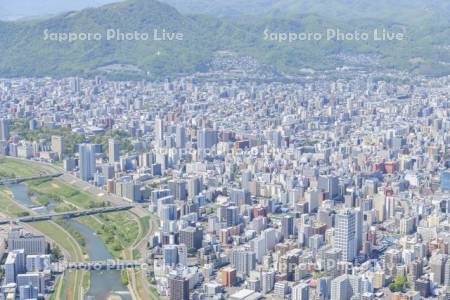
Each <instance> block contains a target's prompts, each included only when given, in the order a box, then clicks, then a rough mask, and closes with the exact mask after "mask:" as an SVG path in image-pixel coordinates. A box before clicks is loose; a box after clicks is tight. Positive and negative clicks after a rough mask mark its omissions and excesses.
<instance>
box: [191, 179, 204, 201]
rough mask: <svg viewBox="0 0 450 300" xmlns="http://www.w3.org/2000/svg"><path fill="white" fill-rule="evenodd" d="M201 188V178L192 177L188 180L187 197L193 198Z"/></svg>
mask: <svg viewBox="0 0 450 300" xmlns="http://www.w3.org/2000/svg"><path fill="white" fill-rule="evenodd" d="M201 190H202V178H201V177H194V178H190V179H189V180H188V196H189V199H193V198H194V197H195V196H197V195H198V194H200V192H201Z"/></svg>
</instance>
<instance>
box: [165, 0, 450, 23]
mask: <svg viewBox="0 0 450 300" xmlns="http://www.w3.org/2000/svg"><path fill="white" fill-rule="evenodd" d="M162 1H163V2H165V3H168V4H170V5H172V6H174V7H175V8H177V9H178V10H179V11H181V12H182V13H187V14H206V15H212V16H226V17H230V16H242V15H244V16H245V15H264V14H265V15H272V16H277V17H288V16H297V15H302V14H317V15H319V16H322V17H326V18H333V19H336V20H354V19H368V18H369V19H384V20H389V21H391V22H394V21H395V22H399V21H401V22H405V21H411V20H414V19H421V18H423V17H424V16H430V15H440V16H441V17H448V15H449V13H450V3H449V2H448V1H446V0H427V1H424V0H377V1H373V0H320V1H318V0H247V1H241V0H228V1H223V0H162Z"/></svg>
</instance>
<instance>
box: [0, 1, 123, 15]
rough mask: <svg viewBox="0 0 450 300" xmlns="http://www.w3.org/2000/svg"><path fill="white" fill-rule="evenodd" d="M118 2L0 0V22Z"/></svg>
mask: <svg viewBox="0 0 450 300" xmlns="http://www.w3.org/2000/svg"><path fill="white" fill-rule="evenodd" d="M119 1H120V0H76V1H61V0H39V1H36V0H14V1H10V0H0V20H16V19H20V18H32V17H42V16H49V15H55V14H58V13H63V12H67V11H72V10H80V9H84V8H88V7H98V6H101V5H104V4H108V3H113V2H119Z"/></svg>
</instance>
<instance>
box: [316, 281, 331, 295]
mask: <svg viewBox="0 0 450 300" xmlns="http://www.w3.org/2000/svg"><path fill="white" fill-rule="evenodd" d="M330 294H331V278H330V277H320V278H318V279H317V286H316V299H329V297H330Z"/></svg>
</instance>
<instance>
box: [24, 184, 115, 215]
mask: <svg viewBox="0 0 450 300" xmlns="http://www.w3.org/2000/svg"><path fill="white" fill-rule="evenodd" d="M27 185H28V188H29V190H30V191H31V192H33V193H36V194H38V195H39V197H41V198H43V197H47V198H50V199H53V200H55V201H56V202H57V203H58V208H59V206H64V204H65V206H66V207H67V205H68V204H72V205H73V207H79V208H93V207H99V206H103V205H105V204H106V203H105V202H104V200H103V199H101V198H100V197H97V196H95V195H92V194H89V193H86V192H83V191H80V190H78V189H77V188H74V187H72V186H70V185H68V184H66V183H64V182H62V181H61V180H58V179H52V180H42V179H38V180H32V181H28V182H27ZM73 207H72V208H73ZM69 208H70V207H69Z"/></svg>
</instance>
